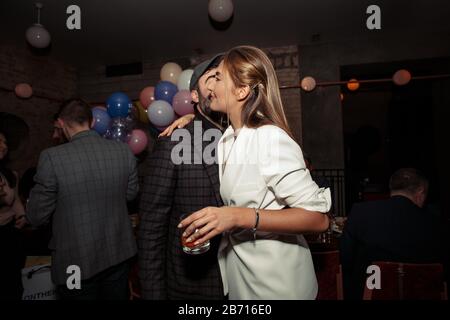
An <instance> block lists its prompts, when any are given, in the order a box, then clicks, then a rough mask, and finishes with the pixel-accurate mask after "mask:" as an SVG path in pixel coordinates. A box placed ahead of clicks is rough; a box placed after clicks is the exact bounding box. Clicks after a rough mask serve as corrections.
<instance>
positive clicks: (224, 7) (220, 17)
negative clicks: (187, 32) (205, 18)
mask: <svg viewBox="0 0 450 320" xmlns="http://www.w3.org/2000/svg"><path fill="white" fill-rule="evenodd" d="M233 11H234V6H233V1H232V0H209V4H208V12H209V15H210V17H211V18H212V19H213V20H214V21H217V22H225V21H227V20H228V19H230V18H231V16H232V15H233Z"/></svg>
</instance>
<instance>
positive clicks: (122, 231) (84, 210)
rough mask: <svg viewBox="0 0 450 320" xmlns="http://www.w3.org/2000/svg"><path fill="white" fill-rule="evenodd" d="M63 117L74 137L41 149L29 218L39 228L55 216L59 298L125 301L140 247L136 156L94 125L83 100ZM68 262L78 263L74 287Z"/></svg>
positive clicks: (54, 253) (65, 109)
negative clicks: (131, 207) (133, 205)
mask: <svg viewBox="0 0 450 320" xmlns="http://www.w3.org/2000/svg"><path fill="white" fill-rule="evenodd" d="M58 122H59V123H60V125H61V128H62V130H63V132H64V135H65V136H66V137H67V139H68V140H69V142H68V143H65V144H62V145H59V146H56V147H53V148H50V149H47V150H44V151H43V152H42V153H41V155H40V159H39V164H38V167H37V173H36V175H35V178H34V180H35V182H36V185H35V186H34V188H33V189H32V191H31V194H30V200H29V203H28V206H27V219H28V221H29V222H30V224H31V225H32V226H35V227H36V226H39V225H42V224H45V223H47V222H48V221H49V220H50V218H51V217H52V239H51V241H50V244H49V247H50V249H51V250H52V280H53V282H54V283H55V284H57V285H58V293H59V294H60V297H61V298H63V299H127V298H128V271H129V261H128V260H129V259H130V258H131V257H133V256H135V254H136V252H137V248H136V241H135V239H134V235H133V231H132V227H131V222H130V219H129V217H128V211H127V200H132V199H133V198H135V196H136V195H137V193H138V176H137V169H136V160H135V157H134V155H133V154H132V153H131V151H130V150H129V148H128V146H127V145H126V144H123V143H121V142H116V141H110V140H106V139H103V138H102V137H100V136H99V135H98V134H97V133H96V132H95V131H91V130H89V128H90V124H91V123H92V113H91V109H90V107H89V106H88V105H87V104H86V103H85V102H83V101H81V100H71V101H69V102H67V103H65V104H64V105H63V107H62V108H61V112H60V114H59V118H58ZM70 266H76V267H79V270H80V273H81V274H80V276H81V277H80V280H81V288H79V289H77V288H76V287H75V288H74V289H71V288H72V286H70V287H69V285H68V284H69V283H68V282H71V283H76V279H74V278H71V276H72V274H73V275H75V273H74V271H71V269H70V268H69V267H70ZM68 268H69V270H68ZM72 270H73V269H72ZM68 280H69V281H68ZM72 280H73V282H72Z"/></svg>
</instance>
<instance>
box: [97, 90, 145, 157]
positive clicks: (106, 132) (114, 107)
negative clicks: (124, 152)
mask: <svg viewBox="0 0 450 320" xmlns="http://www.w3.org/2000/svg"><path fill="white" fill-rule="evenodd" d="M132 109H133V104H132V102H131V100H130V99H129V98H128V96H127V95H126V94H125V93H123V92H116V93H113V94H112V95H110V96H109V97H108V99H107V100H106V108H105V107H95V108H93V109H92V116H93V119H94V125H93V127H92V129H93V130H95V131H97V132H98V133H99V134H100V135H102V136H103V137H104V138H106V139H110V140H116V141H120V142H123V143H127V144H128V146H129V147H130V149H131V151H132V152H133V153H134V154H138V153H141V152H142V151H144V150H145V148H146V147H147V144H148V138H147V135H146V134H145V132H144V131H142V130H140V129H134V116H133V114H132V112H131V111H132Z"/></svg>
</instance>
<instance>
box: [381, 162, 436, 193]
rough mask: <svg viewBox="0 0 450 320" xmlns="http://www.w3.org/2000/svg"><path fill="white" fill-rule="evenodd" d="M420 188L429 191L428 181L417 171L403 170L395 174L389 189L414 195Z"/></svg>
mask: <svg viewBox="0 0 450 320" xmlns="http://www.w3.org/2000/svg"><path fill="white" fill-rule="evenodd" d="M420 188H425V190H427V189H428V179H427V178H426V177H425V176H424V175H423V173H422V172H420V171H419V170H417V169H414V168H402V169H399V170H397V171H395V172H394V174H393V175H392V176H391V179H390V180H389V189H390V190H391V192H392V191H404V192H408V193H410V194H414V193H415V192H417V191H418V190H419V189H420Z"/></svg>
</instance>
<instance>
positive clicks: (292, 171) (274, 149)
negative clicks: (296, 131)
mask: <svg viewBox="0 0 450 320" xmlns="http://www.w3.org/2000/svg"><path fill="white" fill-rule="evenodd" d="M256 137H257V143H258V167H259V170H260V172H261V174H262V176H263V178H264V180H265V182H266V184H267V186H268V188H269V190H271V191H272V192H273V193H274V194H275V196H276V197H277V199H279V200H281V201H283V202H284V203H285V204H286V205H288V206H289V207H291V208H303V209H306V210H310V211H319V212H323V213H326V212H328V211H329V210H330V207H331V195H330V189H329V188H319V187H318V186H317V184H316V183H315V182H314V180H313V179H312V178H311V175H310V173H309V170H308V169H306V165H305V161H304V159H303V153H302V150H301V149H300V146H299V145H298V144H297V143H296V142H295V141H294V140H293V139H292V138H291V137H290V136H289V135H288V134H287V133H286V132H285V131H284V130H282V129H280V128H278V127H276V126H273V125H266V126H262V127H260V128H258V129H257V135H256Z"/></svg>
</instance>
